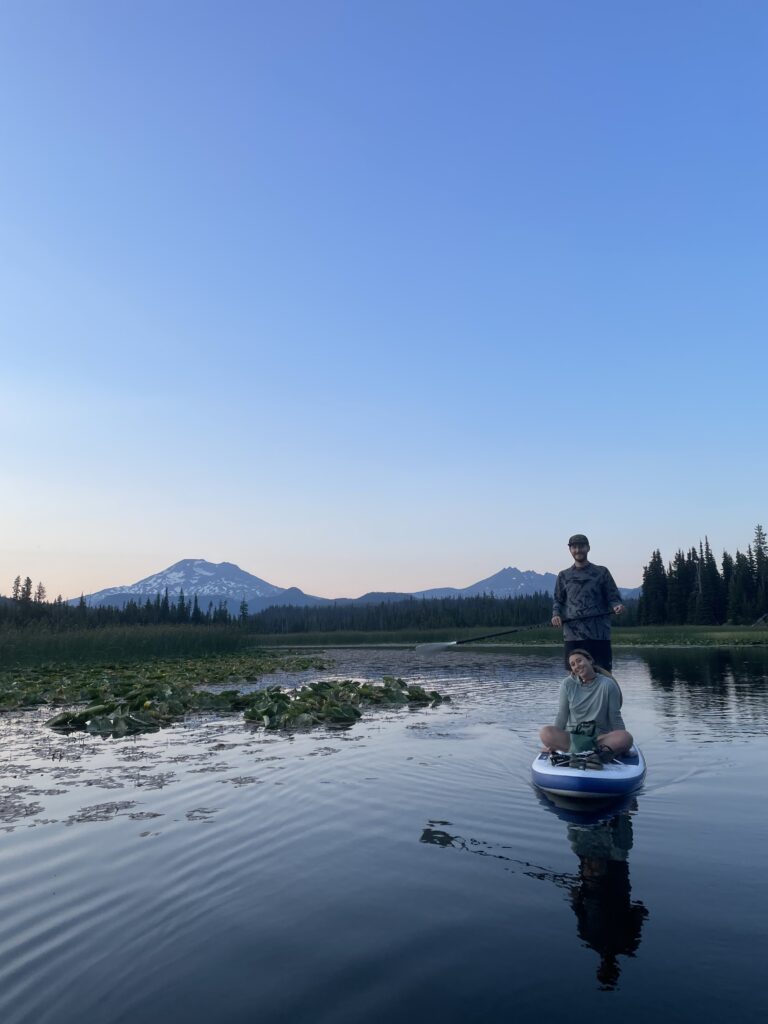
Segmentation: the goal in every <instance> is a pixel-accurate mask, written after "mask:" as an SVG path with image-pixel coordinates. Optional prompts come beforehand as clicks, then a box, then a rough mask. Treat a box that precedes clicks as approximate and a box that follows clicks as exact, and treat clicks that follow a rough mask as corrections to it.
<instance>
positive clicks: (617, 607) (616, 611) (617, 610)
mask: <svg viewBox="0 0 768 1024" xmlns="http://www.w3.org/2000/svg"><path fill="white" fill-rule="evenodd" d="M623 611H624V605H623V604H615V605H614V606H613V614H614V615H621V613H622V612H623Z"/></svg>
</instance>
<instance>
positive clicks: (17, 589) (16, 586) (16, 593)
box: [12, 576, 21, 601]
mask: <svg viewBox="0 0 768 1024" xmlns="http://www.w3.org/2000/svg"><path fill="white" fill-rule="evenodd" d="M12 597H13V600H14V601H18V600H19V598H20V597H21V576H17V577H16V579H15V580H14V581H13V591H12Z"/></svg>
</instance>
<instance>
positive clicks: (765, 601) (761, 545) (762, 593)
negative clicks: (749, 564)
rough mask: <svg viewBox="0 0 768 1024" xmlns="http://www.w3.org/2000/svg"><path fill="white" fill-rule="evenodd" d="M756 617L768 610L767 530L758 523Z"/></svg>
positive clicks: (756, 542)
mask: <svg viewBox="0 0 768 1024" xmlns="http://www.w3.org/2000/svg"><path fill="white" fill-rule="evenodd" d="M752 546H753V548H754V552H755V619H757V618H759V617H760V616H761V615H765V614H766V612H768V542H767V541H766V537H765V531H764V530H763V528H762V526H761V525H760V524H759V523H758V524H757V526H756V527H755V540H754V543H753V545H752Z"/></svg>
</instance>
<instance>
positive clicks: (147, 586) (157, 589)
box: [86, 558, 322, 612]
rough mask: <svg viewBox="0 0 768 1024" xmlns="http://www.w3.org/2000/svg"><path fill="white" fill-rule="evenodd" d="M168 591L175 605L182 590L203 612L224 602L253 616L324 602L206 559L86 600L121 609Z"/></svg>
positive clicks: (178, 565) (188, 561)
mask: <svg viewBox="0 0 768 1024" xmlns="http://www.w3.org/2000/svg"><path fill="white" fill-rule="evenodd" d="M166 590H167V591H168V597H169V598H170V599H171V600H172V601H173V600H174V599H176V598H178V596H179V594H180V593H181V592H182V590H183V591H184V596H185V598H187V599H189V600H192V599H193V598H194V596H195V595H197V599H198V601H199V603H200V606H201V608H202V609H203V610H205V609H206V608H207V606H208V602H209V601H212V602H213V603H214V605H218V604H219V602H220V601H224V602H225V603H226V605H227V607H228V608H229V610H230V611H234V612H236V611H237V609H238V608H239V606H240V602H241V601H243V600H245V601H247V602H248V608H249V610H250V611H251V612H254V611H259V610H261V609H262V608H267V607H268V606H269V605H272V604H314V603H315V602H317V601H322V598H313V597H311V596H310V595H308V594H304V593H302V591H301V590H298V589H297V588H296V587H289V588H285V587H276V586H274V584H272V583H267V581H266V580H262V579H260V578H259V577H258V576H254V575H253V574H252V573H249V572H246V571H245V570H244V569H241V568H240V567H239V566H238V565H234V564H233V563H232V562H219V563H214V562H206V561H205V559H203V558H183V559H182V560H181V561H180V562H175V563H174V564H173V565H170V566H168V568H167V569H163V570H162V572H157V573H155V574H154V575H152V576H147V577H146V578H145V579H143V580H139V581H138V583H132V584H130V585H129V586H123V587H108V588H107V589H106V590H99V591H98V592H97V593H95V594H89V595H88V597H87V598H86V600H87V601H88V604H89V605H91V606H92V607H96V606H99V605H106V604H109V605H116V606H118V607H119V606H122V605H124V604H126V602H128V601H131V600H134V601H138V602H140V603H143V602H144V601H146V600H147V598H149V599H150V600H154V598H155V597H156V596H157V594H164V593H165V591H166Z"/></svg>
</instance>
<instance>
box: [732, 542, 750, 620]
mask: <svg viewBox="0 0 768 1024" xmlns="http://www.w3.org/2000/svg"><path fill="white" fill-rule="evenodd" d="M754 591H755V581H754V579H753V577H752V568H751V566H750V564H749V558H747V556H746V555H744V554H742V552H741V551H738V550H737V552H736V558H735V559H734V563H733V574H732V575H731V582H730V585H729V587H728V621H729V622H733V623H735V624H737V625H738V624H744V623H747V622H754V619H755V616H753V615H752V611H753V608H754V604H755V593H754Z"/></svg>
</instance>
